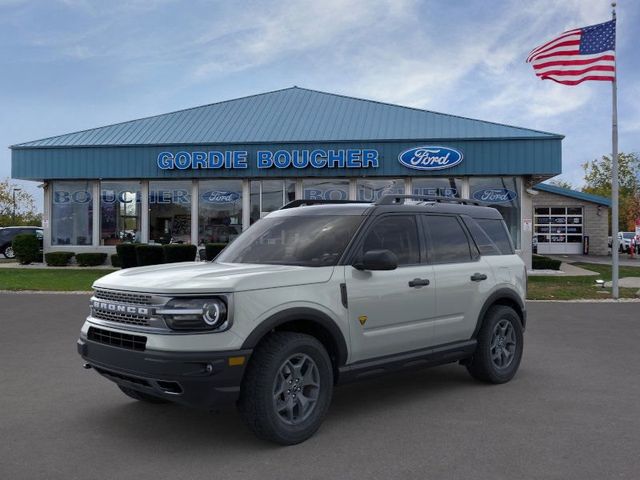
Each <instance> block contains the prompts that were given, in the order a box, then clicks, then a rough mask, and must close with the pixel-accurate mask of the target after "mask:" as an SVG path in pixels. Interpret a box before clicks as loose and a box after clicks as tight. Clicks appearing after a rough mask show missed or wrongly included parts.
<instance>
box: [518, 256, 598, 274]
mask: <svg viewBox="0 0 640 480" xmlns="http://www.w3.org/2000/svg"><path fill="white" fill-rule="evenodd" d="M558 260H559V259H558ZM527 275H528V276H531V277H539V276H559V277H562V276H566V277H582V276H585V277H586V276H597V275H600V274H599V273H598V272H593V271H591V270H587V269H584V268H580V267H576V266H575V265H571V264H570V263H564V262H563V263H562V264H561V265H560V270H527Z"/></svg>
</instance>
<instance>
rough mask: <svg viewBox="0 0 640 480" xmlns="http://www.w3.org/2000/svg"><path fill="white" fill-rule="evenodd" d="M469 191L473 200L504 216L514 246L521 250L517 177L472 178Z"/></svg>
mask: <svg viewBox="0 0 640 480" xmlns="http://www.w3.org/2000/svg"><path fill="white" fill-rule="evenodd" d="M469 191H470V196H471V199H472V200H475V201H476V202H479V203H480V204H482V205H486V206H489V207H494V208H495V209H497V210H498V211H499V212H500V213H501V214H502V216H503V218H504V221H505V223H506V224H507V229H508V230H509V233H510V234H511V239H512V240H513V245H514V246H515V248H520V193H519V192H520V189H519V187H518V181H517V179H516V177H471V178H469Z"/></svg>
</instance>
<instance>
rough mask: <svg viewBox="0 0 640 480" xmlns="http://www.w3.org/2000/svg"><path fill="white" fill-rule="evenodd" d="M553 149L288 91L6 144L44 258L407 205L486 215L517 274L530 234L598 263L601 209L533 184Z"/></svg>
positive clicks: (546, 171) (432, 115) (464, 121)
mask: <svg viewBox="0 0 640 480" xmlns="http://www.w3.org/2000/svg"><path fill="white" fill-rule="evenodd" d="M562 138H563V137H562V136H561V135H557V134H553V133H548V132H542V131H538V130H532V129H527V128H520V127H514V126H509V125H503V124H499V123H493V122H487V121H481V120H474V119H470V118H464V117H459V116H454V115H447V114H442V113H436V112H431V111H426V110H419V109H415V108H407V107H402V106H397V105H391V104H386V103H380V102H375V101H370V100H362V99H357V98H352V97H346V96H341V95H334V94H330V93H324V92H319V91H314V90H308V89H303V88H298V87H292V88H288V89H284V90H278V91H274V92H268V93H264V94H260V95H254V96H250V97H244V98H239V99H235V100H229V101H224V102H219V103H214V104H210V105H204V106H201V107H196V108H190V109H186V110H181V111H177V112H172V113H167V114H164V115H158V116H154V117H148V118H142V119H138V120H132V121H128V122H124V123H119V124H115V125H109V126H105V127H99V128H93V129H89V130H83V131H80V132H75V133H69V134H66V135H60V136H56V137H51V138H45V139H42V140H36V141H31V142H26V143H21V144H18V145H14V146H12V147H11V149H12V176H13V177H14V178H18V179H24V180H36V181H40V182H43V188H44V216H43V227H44V232H45V234H44V248H45V251H52V250H69V251H74V252H82V251H88V252H89V251H91V252H95V251H104V252H115V246H116V245H117V244H118V243H121V242H127V241H133V242H141V243H159V244H160V243H168V242H184V243H193V244H198V245H201V244H204V243H210V242H214V243H227V242H230V241H232V240H233V239H234V238H235V237H236V236H237V235H239V234H240V232H242V231H243V230H245V229H246V228H248V227H249V226H250V225H251V224H252V223H254V222H255V221H257V220H259V219H260V218H261V217H262V216H264V215H266V214H267V213H269V212H271V211H273V210H276V209H278V208H280V207H282V206H283V205H284V204H285V203H287V202H289V201H292V200H294V199H331V200H365V201H373V200H376V199H377V198H379V197H380V196H381V195H383V194H385V193H396V194H397V193H407V194H409V193H411V194H419V195H429V196H444V197H455V198H470V199H472V200H474V201H476V202H478V203H480V204H482V205H490V206H493V207H496V208H497V209H499V210H500V212H501V213H502V215H503V216H504V219H505V221H506V223H507V226H508V228H509V232H510V233H511V237H512V239H513V242H514V245H515V246H516V249H517V251H518V252H519V253H520V254H521V255H522V256H523V258H524V259H525V260H526V261H527V262H530V257H531V251H532V240H533V235H535V237H536V240H537V245H538V249H539V251H541V253H542V251H545V252H547V253H578V252H582V245H583V239H584V236H585V235H589V228H593V229H598V232H599V233H598V235H597V238H596V235H595V231H594V233H593V238H592V241H591V249H592V251H594V252H596V253H602V252H601V250H602V249H604V253H606V218H607V215H606V208H607V207H608V203H607V200H606V199H602V198H600V197H593V196H587V197H576V196H575V195H574V194H576V193H577V192H572V191H571V190H566V191H558V190H555V191H551V192H549V191H544V189H545V188H546V187H547V186H539V185H538V184H539V183H540V182H542V181H543V180H545V179H548V178H550V177H553V176H555V175H557V174H559V173H561V167H562V158H561V155H562V153H561V142H562ZM560 190H564V189H560ZM571 195H573V197H572V196H571ZM543 197H545V203H544V205H543V206H540V207H536V205H535V203H536V199H537V198H543ZM554 197H557V201H554V200H553V198H554ZM549 198H551V199H549ZM536 208H539V209H536ZM545 208H546V210H544V209H545ZM601 208H604V209H605V213H604V214H603V213H602V211H601ZM560 209H563V210H562V212H560ZM592 217H593V218H592ZM602 219H603V220H602ZM596 220H597V221H596ZM603 222H604V223H603ZM603 225H604V226H603ZM603 228H604V230H602V229H603ZM603 232H604V233H603ZM600 237H602V242H604V244H603V245H601V244H600V243H601V238H600ZM594 241H595V242H596V243H594ZM543 244H545V245H543ZM546 244H548V245H546Z"/></svg>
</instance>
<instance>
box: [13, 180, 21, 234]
mask: <svg viewBox="0 0 640 480" xmlns="http://www.w3.org/2000/svg"><path fill="white" fill-rule="evenodd" d="M20 191H22V189H21V188H15V187H14V188H13V215H12V216H13V224H14V225H15V223H16V192H20Z"/></svg>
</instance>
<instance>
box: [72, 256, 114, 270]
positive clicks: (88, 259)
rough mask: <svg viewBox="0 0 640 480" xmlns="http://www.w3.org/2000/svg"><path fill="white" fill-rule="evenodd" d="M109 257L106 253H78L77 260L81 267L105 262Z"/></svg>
mask: <svg viewBox="0 0 640 480" xmlns="http://www.w3.org/2000/svg"><path fill="white" fill-rule="evenodd" d="M106 259H107V254H106V253H78V254H76V261H77V262H78V265H80V266H81V267H95V266H98V265H102V264H104V261H105V260H106Z"/></svg>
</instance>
